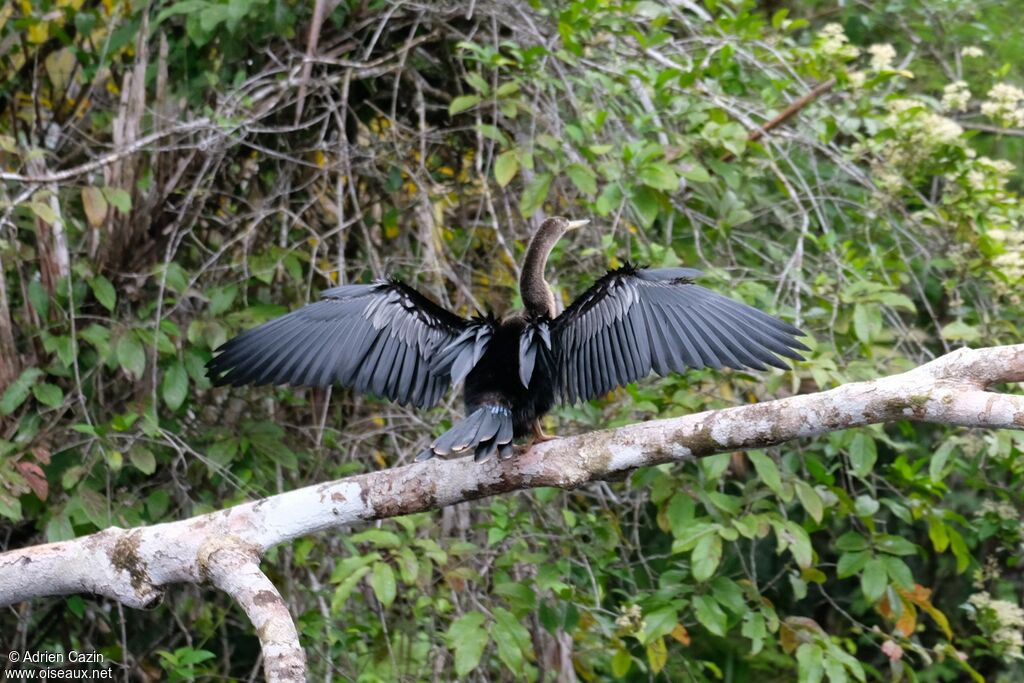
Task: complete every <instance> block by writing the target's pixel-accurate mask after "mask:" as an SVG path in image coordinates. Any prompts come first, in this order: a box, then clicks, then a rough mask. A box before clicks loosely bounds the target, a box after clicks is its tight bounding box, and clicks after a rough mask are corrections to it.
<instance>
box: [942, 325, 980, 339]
mask: <svg viewBox="0 0 1024 683" xmlns="http://www.w3.org/2000/svg"><path fill="white" fill-rule="evenodd" d="M942 336H943V338H944V339H949V340H951V341H966V342H973V341H977V340H978V339H980V338H981V331H979V330H978V328H977V327H972V326H971V325H968V324H967V323H965V322H964V321H963V320H956V321H954V322H951V323H949V324H948V325H946V326H945V327H943V328H942Z"/></svg>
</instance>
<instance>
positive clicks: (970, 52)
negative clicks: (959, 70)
mask: <svg viewBox="0 0 1024 683" xmlns="http://www.w3.org/2000/svg"><path fill="white" fill-rule="evenodd" d="M960 56H961V57H964V58H965V59H970V58H971V57H984V56H985V52H984V50H982V49H981V48H980V47H977V46H975V45H968V46H967V47H965V48H963V49H962V50H960Z"/></svg>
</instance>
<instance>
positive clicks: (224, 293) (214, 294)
mask: <svg viewBox="0 0 1024 683" xmlns="http://www.w3.org/2000/svg"><path fill="white" fill-rule="evenodd" d="M208 296H209V298H210V315H220V314H221V313H223V312H224V311H226V310H228V309H229V308H231V304H233V303H234V302H235V297H236V296H238V285H234V284H231V285H225V286H223V287H214V288H213V289H211V290H210V291H209V293H208Z"/></svg>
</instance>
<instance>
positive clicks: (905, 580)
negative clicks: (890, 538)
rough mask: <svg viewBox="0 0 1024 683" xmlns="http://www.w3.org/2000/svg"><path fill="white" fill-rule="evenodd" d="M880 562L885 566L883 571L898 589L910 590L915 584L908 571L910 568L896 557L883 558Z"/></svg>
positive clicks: (911, 574)
mask: <svg viewBox="0 0 1024 683" xmlns="http://www.w3.org/2000/svg"><path fill="white" fill-rule="evenodd" d="M881 559H882V562H883V563H884V564H885V571H886V573H887V574H888V575H889V578H890V579H892V581H893V583H895V584H896V585H898V586H899V587H900V588H903V589H905V590H911V589H913V587H914V584H915V583H916V582H915V581H914V575H913V573H911V571H910V567H908V566H907V563H906V562H904V561H903V560H901V559H900V558H898V557H891V556H888V555H886V556H883V557H882V558H881Z"/></svg>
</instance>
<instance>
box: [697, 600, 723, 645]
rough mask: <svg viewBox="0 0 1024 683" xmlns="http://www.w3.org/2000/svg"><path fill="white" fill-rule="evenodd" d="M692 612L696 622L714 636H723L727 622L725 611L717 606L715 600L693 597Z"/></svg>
mask: <svg viewBox="0 0 1024 683" xmlns="http://www.w3.org/2000/svg"><path fill="white" fill-rule="evenodd" d="M693 611H694V615H695V616H696V617H697V621H699V622H700V623H701V626H703V627H704V628H706V629H707V630H708V631H710V632H711V633H714V634H715V635H716V636H724V635H725V630H726V627H727V625H728V622H729V618H728V616H726V614H725V611H724V610H723V609H722V608H721V607H719V606H718V603H717V602H715V599H714V598H712V597H711V596H709V595H695V596H694V597H693Z"/></svg>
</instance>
